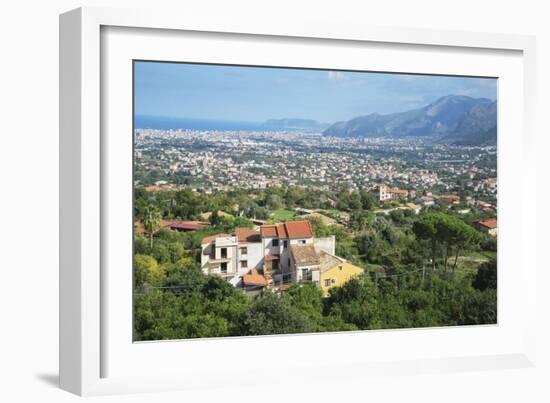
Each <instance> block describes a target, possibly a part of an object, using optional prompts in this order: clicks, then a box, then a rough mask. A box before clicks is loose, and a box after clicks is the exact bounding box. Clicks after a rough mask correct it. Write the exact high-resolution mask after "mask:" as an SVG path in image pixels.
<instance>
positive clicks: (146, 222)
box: [142, 206, 162, 249]
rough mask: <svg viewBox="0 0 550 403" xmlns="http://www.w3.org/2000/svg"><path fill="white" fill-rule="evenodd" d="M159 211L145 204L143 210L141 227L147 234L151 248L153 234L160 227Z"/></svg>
mask: <svg viewBox="0 0 550 403" xmlns="http://www.w3.org/2000/svg"><path fill="white" fill-rule="evenodd" d="M161 218H162V217H161V214H160V211H158V210H157V209H156V208H155V207H153V206H147V207H145V208H144V210H143V217H142V221H143V228H144V229H145V232H146V233H147V234H148V235H149V242H150V247H151V249H152V248H153V235H154V234H155V233H156V232H157V231H158V230H159V229H160V220H161Z"/></svg>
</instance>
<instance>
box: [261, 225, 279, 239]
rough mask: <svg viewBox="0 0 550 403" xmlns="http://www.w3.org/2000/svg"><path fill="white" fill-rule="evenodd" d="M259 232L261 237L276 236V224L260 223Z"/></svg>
mask: <svg viewBox="0 0 550 403" xmlns="http://www.w3.org/2000/svg"><path fill="white" fill-rule="evenodd" d="M260 233H261V234H262V238H276V237H277V236H278V235H277V226H276V225H262V226H261V227H260Z"/></svg>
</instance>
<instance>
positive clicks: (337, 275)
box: [319, 252, 363, 297]
mask: <svg viewBox="0 0 550 403" xmlns="http://www.w3.org/2000/svg"><path fill="white" fill-rule="evenodd" d="M319 255H320V265H319V277H320V279H319V280H320V281H319V288H321V291H322V292H323V296H325V297H328V295H329V292H330V290H331V288H334V287H341V286H342V285H344V284H345V283H347V282H348V281H349V280H351V279H352V278H354V277H357V276H360V275H361V274H363V269H362V268H361V267H359V266H355V265H353V264H351V263H350V262H348V261H346V260H344V259H342V258H340V257H338V256H334V255H331V254H328V253H325V252H321V253H320V254H319Z"/></svg>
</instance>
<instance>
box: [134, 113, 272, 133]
mask: <svg viewBox="0 0 550 403" xmlns="http://www.w3.org/2000/svg"><path fill="white" fill-rule="evenodd" d="M262 125H263V123H257V122H239V121H231V120H211V119H187V118H171V117H164V116H145V115H137V116H136V117H135V118H134V126H135V128H137V129H162V130H169V129H188V130H259V129H261V128H262Z"/></svg>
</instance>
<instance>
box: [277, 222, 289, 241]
mask: <svg viewBox="0 0 550 403" xmlns="http://www.w3.org/2000/svg"><path fill="white" fill-rule="evenodd" d="M277 236H278V237H279V238H288V232H287V229H286V224H277Z"/></svg>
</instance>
